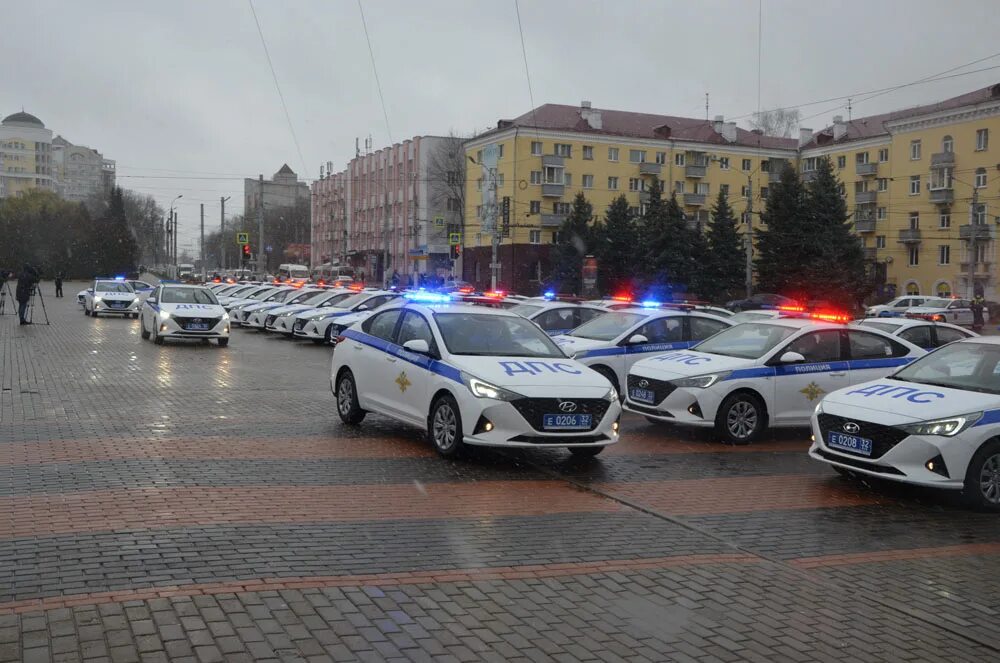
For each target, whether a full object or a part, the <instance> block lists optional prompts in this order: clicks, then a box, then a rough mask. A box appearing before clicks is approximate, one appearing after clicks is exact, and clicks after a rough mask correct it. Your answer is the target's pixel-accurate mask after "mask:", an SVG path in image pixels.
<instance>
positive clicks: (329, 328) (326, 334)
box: [292, 289, 433, 345]
mask: <svg viewBox="0 0 1000 663" xmlns="http://www.w3.org/2000/svg"><path fill="white" fill-rule="evenodd" d="M432 295H433V293H427V294H426V297H431V296H432ZM399 297H400V293H399V292H397V291H395V290H378V289H372V290H363V291H361V292H359V293H357V294H355V295H354V296H352V297H348V298H347V299H344V300H342V301H340V302H339V303H337V304H336V305H334V306H333V307H332V308H331V309H329V310H326V311H320V312H318V313H312V314H308V313H305V314H300V315H299V316H297V317H296V318H295V321H294V322H293V323H292V335H293V336H295V337H296V338H308V339H311V340H312V341H314V342H316V343H326V344H327V345H332V344H333V343H334V342H335V339H336V338H337V335H338V334H339V333H340V331H342V330H343V329H346V327H345V326H343V325H338V324H337V323H338V322H339V321H340V318H342V317H345V316H348V315H351V314H354V313H363V312H365V311H374V310H375V309H377V308H378V307H380V306H382V305H383V304H385V303H386V302H389V301H392V300H394V299H398V298H399Z"/></svg>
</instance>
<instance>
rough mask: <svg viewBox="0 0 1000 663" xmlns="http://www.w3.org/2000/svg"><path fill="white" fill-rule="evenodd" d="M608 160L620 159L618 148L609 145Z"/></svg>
mask: <svg viewBox="0 0 1000 663" xmlns="http://www.w3.org/2000/svg"><path fill="white" fill-rule="evenodd" d="M608 161H618V148H617V147H609V148H608Z"/></svg>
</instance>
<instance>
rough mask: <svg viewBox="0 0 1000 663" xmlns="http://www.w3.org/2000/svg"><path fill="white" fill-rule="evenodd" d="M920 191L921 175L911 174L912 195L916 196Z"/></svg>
mask: <svg viewBox="0 0 1000 663" xmlns="http://www.w3.org/2000/svg"><path fill="white" fill-rule="evenodd" d="M919 193H920V175H910V195H911V196H916V195H917V194H919Z"/></svg>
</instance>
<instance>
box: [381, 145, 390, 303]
mask: <svg viewBox="0 0 1000 663" xmlns="http://www.w3.org/2000/svg"><path fill="white" fill-rule="evenodd" d="M385 166H386V164H383V167H382V181H383V182H384V183H385V187H384V188H383V190H382V191H383V194H384V195H383V203H382V207H383V208H384V209H385V221H384V222H383V225H382V285H387V284H388V283H387V278H388V275H389V177H388V170H387V169H386V167H385Z"/></svg>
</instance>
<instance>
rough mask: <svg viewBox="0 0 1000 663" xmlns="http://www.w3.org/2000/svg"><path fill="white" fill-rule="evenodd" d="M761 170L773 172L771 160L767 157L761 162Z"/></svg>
mask: <svg viewBox="0 0 1000 663" xmlns="http://www.w3.org/2000/svg"><path fill="white" fill-rule="evenodd" d="M760 172H762V173H770V172H771V162H770V161H768V160H767V159H765V160H763V161H761V162H760Z"/></svg>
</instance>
